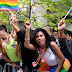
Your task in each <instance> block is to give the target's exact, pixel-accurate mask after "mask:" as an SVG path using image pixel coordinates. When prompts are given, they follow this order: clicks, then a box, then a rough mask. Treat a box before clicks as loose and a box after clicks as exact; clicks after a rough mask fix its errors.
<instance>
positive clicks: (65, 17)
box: [64, 7, 72, 19]
mask: <svg viewBox="0 0 72 72" xmlns="http://www.w3.org/2000/svg"><path fill="white" fill-rule="evenodd" d="M71 9H72V7H71V8H70V10H71ZM70 10H69V11H68V12H67V14H66V15H65V17H64V19H65V18H66V16H67V15H68V14H69V12H70Z"/></svg>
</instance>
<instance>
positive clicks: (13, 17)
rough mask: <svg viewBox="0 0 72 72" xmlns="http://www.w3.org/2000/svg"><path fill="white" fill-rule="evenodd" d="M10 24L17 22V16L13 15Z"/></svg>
mask: <svg viewBox="0 0 72 72" xmlns="http://www.w3.org/2000/svg"><path fill="white" fill-rule="evenodd" d="M10 24H11V25H12V24H17V18H16V16H15V15H14V16H12V17H11V19H10Z"/></svg>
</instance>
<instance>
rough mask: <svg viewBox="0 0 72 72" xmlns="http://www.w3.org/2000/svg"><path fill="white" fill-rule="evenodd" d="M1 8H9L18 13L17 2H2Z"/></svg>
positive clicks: (0, 0) (15, 0)
mask: <svg viewBox="0 0 72 72" xmlns="http://www.w3.org/2000/svg"><path fill="white" fill-rule="evenodd" d="M0 8H8V9H10V10H11V11H18V10H19V9H18V5H17V0H0Z"/></svg>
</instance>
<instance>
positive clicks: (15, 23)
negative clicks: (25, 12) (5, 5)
mask: <svg viewBox="0 0 72 72" xmlns="http://www.w3.org/2000/svg"><path fill="white" fill-rule="evenodd" d="M10 24H11V25H12V27H13V31H12V33H13V32H14V30H15V31H16V33H17V32H19V31H20V29H19V28H18V26H17V18H16V16H12V17H11V19H10Z"/></svg>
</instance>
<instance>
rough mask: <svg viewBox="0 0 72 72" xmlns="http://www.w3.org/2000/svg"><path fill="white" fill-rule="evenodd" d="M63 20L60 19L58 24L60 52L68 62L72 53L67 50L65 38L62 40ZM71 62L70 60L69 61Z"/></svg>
mask: <svg viewBox="0 0 72 72" xmlns="http://www.w3.org/2000/svg"><path fill="white" fill-rule="evenodd" d="M65 26H66V24H65V20H64V19H62V20H61V21H60V22H59V24H58V30H59V33H60V41H59V42H60V46H61V48H60V50H61V51H62V53H63V55H64V56H65V57H66V58H68V59H69V60H70V59H71V58H72V51H71V50H70V49H69V48H68V46H67V44H66V41H65V38H64V28H65ZM71 60H72V59H71Z"/></svg>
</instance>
